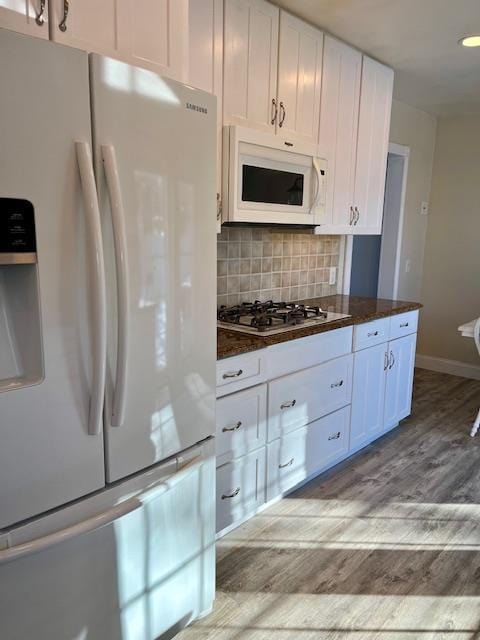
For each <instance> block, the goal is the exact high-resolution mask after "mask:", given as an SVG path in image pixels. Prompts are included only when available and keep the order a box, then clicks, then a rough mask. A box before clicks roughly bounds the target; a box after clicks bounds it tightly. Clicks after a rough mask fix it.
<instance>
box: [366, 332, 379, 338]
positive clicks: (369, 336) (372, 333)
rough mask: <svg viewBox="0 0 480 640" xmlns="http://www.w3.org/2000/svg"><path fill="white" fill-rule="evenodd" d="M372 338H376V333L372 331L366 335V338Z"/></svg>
mask: <svg viewBox="0 0 480 640" xmlns="http://www.w3.org/2000/svg"><path fill="white" fill-rule="evenodd" d="M373 336H378V331H372V332H371V333H367V338H372V337H373Z"/></svg>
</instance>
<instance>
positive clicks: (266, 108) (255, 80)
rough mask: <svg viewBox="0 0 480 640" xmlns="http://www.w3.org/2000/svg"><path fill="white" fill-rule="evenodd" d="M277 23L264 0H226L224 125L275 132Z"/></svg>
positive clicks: (274, 10)
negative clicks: (237, 125) (238, 125)
mask: <svg viewBox="0 0 480 640" xmlns="http://www.w3.org/2000/svg"><path fill="white" fill-rule="evenodd" d="M278 21H279V9H277V7H274V6H273V5H271V4H270V3H268V2H265V1H264V0H226V2H225V22H224V24H225V28H224V73H223V82H224V90H223V97H224V103H223V111H224V124H240V125H244V126H249V127H254V128H257V129H261V130H263V131H269V132H273V131H275V117H274V116H275V104H276V97H277V61H278Z"/></svg>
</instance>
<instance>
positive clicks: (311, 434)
mask: <svg viewBox="0 0 480 640" xmlns="http://www.w3.org/2000/svg"><path fill="white" fill-rule="evenodd" d="M349 427H350V407H349V406H347V407H344V408H343V409H340V410H339V411H335V412H334V413H331V414H330V415H328V416H326V417H324V418H321V419H320V420H315V422H312V423H311V424H309V425H308V426H306V427H302V428H301V429H297V430H296V431H294V432H292V433H289V434H288V435H285V436H283V437H282V438H278V439H277V440H274V441H273V442H270V443H269V444H268V445H267V500H272V499H273V498H276V497H277V496H279V495H281V494H282V493H284V492H286V491H288V490H289V489H291V488H292V487H294V486H295V485H297V484H299V483H300V482H302V481H303V480H305V479H306V478H308V477H309V476H311V475H313V474H314V473H316V472H318V471H320V470H321V469H324V468H326V467H328V466H330V465H331V464H333V463H334V462H336V461H337V460H339V459H341V458H343V457H344V456H345V455H346V454H347V452H348V448H349Z"/></svg>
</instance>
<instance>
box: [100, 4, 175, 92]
mask: <svg viewBox="0 0 480 640" xmlns="http://www.w3.org/2000/svg"><path fill="white" fill-rule="evenodd" d="M102 2H103V0H102ZM117 2H118V13H117V23H118V43H119V49H120V54H121V55H122V57H125V58H126V60H127V61H128V62H129V63H130V64H135V65H138V66H140V67H146V68H149V69H152V70H154V71H156V72H157V73H160V74H161V75H164V76H168V77H170V78H174V79H175V80H180V81H181V80H186V78H185V59H186V47H187V37H188V35H187V33H188V32H187V24H188V0H136V1H135V2H132V0H117ZM96 4H98V2H97V3H96Z"/></svg>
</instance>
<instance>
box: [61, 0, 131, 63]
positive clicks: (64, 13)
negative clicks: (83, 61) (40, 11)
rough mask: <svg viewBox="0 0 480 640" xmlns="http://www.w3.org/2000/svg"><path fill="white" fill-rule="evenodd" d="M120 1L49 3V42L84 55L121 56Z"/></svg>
mask: <svg viewBox="0 0 480 640" xmlns="http://www.w3.org/2000/svg"><path fill="white" fill-rule="evenodd" d="M119 4H120V2H119V0H102V2H98V1H97V0H82V1H81V2H75V1H73V2H72V1H70V2H68V1H67V2H65V1H64V0H50V38H51V39H52V40H54V41H55V42H59V43H61V44H66V45H70V46H72V47H76V48H77V49H83V50H85V51H94V52H96V53H101V54H103V55H109V56H118V52H119V49H118V32H117V20H116V15H117V10H118V9H119Z"/></svg>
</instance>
